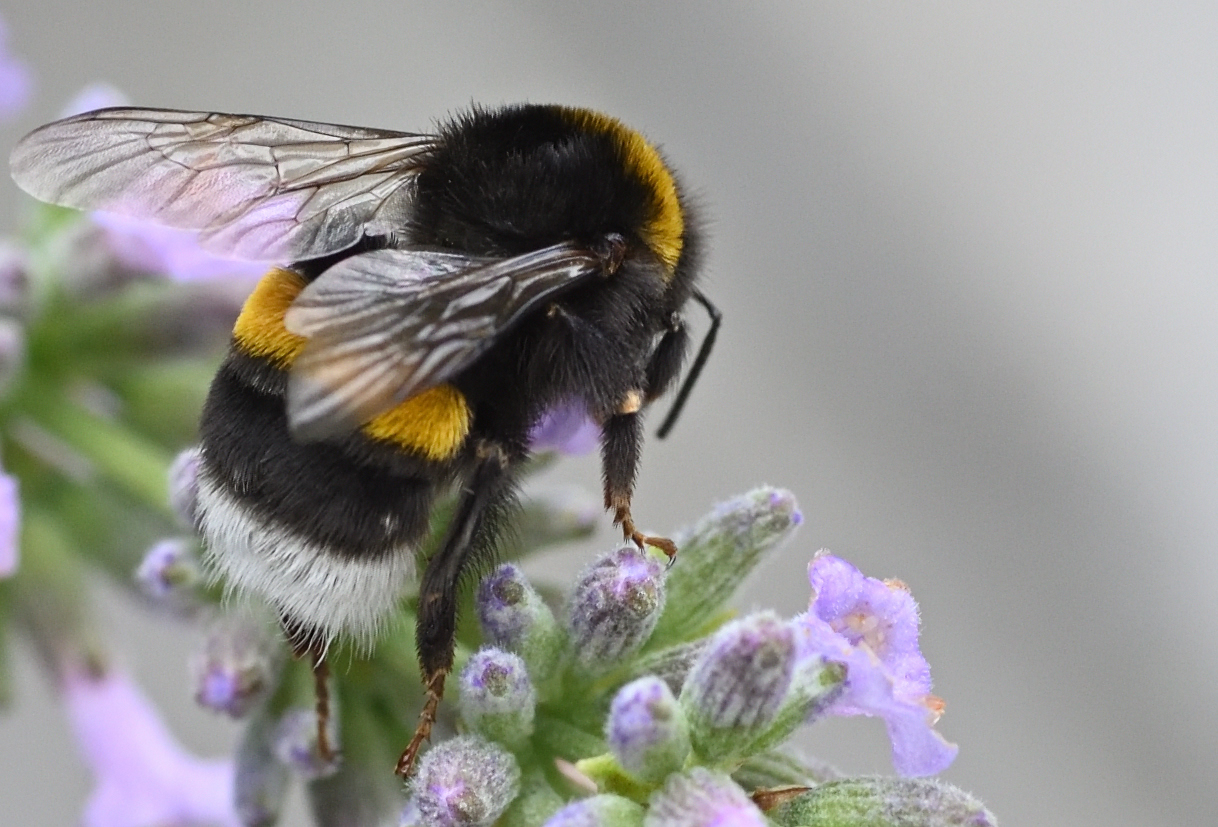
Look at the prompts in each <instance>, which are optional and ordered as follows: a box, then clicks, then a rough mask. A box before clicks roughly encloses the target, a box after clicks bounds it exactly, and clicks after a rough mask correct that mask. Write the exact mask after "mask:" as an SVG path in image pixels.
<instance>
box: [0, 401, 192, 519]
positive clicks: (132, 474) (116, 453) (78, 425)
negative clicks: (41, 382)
mask: <svg viewBox="0 0 1218 827" xmlns="http://www.w3.org/2000/svg"><path fill="white" fill-rule="evenodd" d="M23 397H24V398H23V401H24V402H25V403H26V405H27V408H26V410H28V411H30V412H31V414H32V415H33V416H34V418H35V420H36V421H37V422H38V424H39V425H41V426H42V427H44V428H46V429H47V431H49V432H50V433H51V434H53V435H54V436H56V437H58V438H60V439H62V440H63V441H64V442H65V443H66V444H67V445H69V446H70V447H71V448H72V449H73V450H75V451H76V452H77V453H79V454H80V455H81V456H82V457H84V458H85V459H86V460H88V461H89V463H90V464H92V465H93V467H94V468H95V469H96V470H97V472H98V473H99V474H100V475H101V476H102V477H103V478H105V479H106V480H107V481H109V482H111V483H113V484H114V485H115V486H117V487H118V488H119V489H121V490H123V491H125V492H126V493H128V494H130V495H131V496H133V497H134V498H135V499H137V500H138V501H140V502H142V503H144V504H146V505H149V506H151V507H153V508H155V509H156V510H158V511H159V512H161V513H163V514H165V515H166V516H168V517H173V511H172V509H170V507H169V492H168V486H167V485H166V482H165V480H166V477H167V476H168V473H169V464H170V463H171V462H172V461H173V456H172V455H171V454H170V453H169V452H168V451H166V450H165V449H163V448H161V447H160V446H158V445H155V444H153V443H151V442H149V441H148V440H147V439H145V438H144V437H142V436H140V435H138V434H136V433H133V432H132V431H130V430H128V429H127V428H125V427H123V426H122V425H120V424H118V423H116V422H112V421H110V420H109V419H106V418H104V417H101V416H98V415H97V414H94V413H92V412H91V411H88V410H85V409H84V408H82V407H81V406H80V405H78V404H76V403H75V402H73V401H71V400H69V399H68V398H66V397H65V396H64V395H63V394H62V393H59V392H56V391H53V390H51V389H49V388H36V387H34V386H32V385H31V386H28V387H27V388H26V389H25V393H24V394H23Z"/></svg>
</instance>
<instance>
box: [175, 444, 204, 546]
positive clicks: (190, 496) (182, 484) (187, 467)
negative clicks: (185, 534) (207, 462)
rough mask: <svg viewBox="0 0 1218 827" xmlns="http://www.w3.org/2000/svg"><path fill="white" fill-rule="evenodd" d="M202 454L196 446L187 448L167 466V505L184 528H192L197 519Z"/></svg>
mask: <svg viewBox="0 0 1218 827" xmlns="http://www.w3.org/2000/svg"><path fill="white" fill-rule="evenodd" d="M202 453H203V452H202V450H201V449H200V448H199V446H198V445H195V446H194V447H192V448H187V449H186V450H185V451H182V452H181V453H180V454H178V455H177V456H176V457H174V459H173V464H172V465H170V466H169V505H170V507H171V508H173V513H174V515H175V516H177V518H178V521H179V522H181V523H182V525H183V527H185V528H194V527H195V521H196V520H197V518H198V508H199V506H198V500H199V463H200V462H201V460H202Z"/></svg>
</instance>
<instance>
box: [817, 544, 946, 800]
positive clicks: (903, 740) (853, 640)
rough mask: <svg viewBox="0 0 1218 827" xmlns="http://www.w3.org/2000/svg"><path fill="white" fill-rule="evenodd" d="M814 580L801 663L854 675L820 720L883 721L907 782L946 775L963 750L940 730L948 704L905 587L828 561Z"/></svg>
mask: <svg viewBox="0 0 1218 827" xmlns="http://www.w3.org/2000/svg"><path fill="white" fill-rule="evenodd" d="M809 580H810V581H811V584H812V592H813V593H812V601H811V604H810V607H809V609H808V611H807V613H805V614H803V615H800V616H799V617H797V618H795V620H794V628H795V630H796V646H797V650H798V657H799V658H800V659H803V658H824V659H826V660H828V661H831V662H834V663H840V664H843V665H844V666H845V667H846V686H845V691H844V692H843V693H842V694H841V695H840V696H839V697H838V698H837V699H836V700H834V701H833V702H832V703H830V704H829V705H828V706H827V707H823V708H820V709H818V710H816V713H815V714H829V715H868V716H876V717H879V718H883V719H884V723H885V725H886V726H887V728H888V737H889V740H890V741H891V742H892V761H893V766H894V767H895V768H896V770H897V772H898V773H900V774H901V775H904V776H919V775H933V774H935V773H937V772H941V771H942V770H944V769H946V768H947V766H948V765H950V764H951V763H952V761H953V760H954V759H955V757H956V753H957V751H958V748H957V747H956V745H954V744H949V743H948V742H947V741H945V740H944V739H943V737H942V736H941V735H939V733H938V732H936V731H935V730H934V728H933V727H934V724H935V722H936V721H937V720H938V718H939V715H940V714H941V713H942V711H943V702H942V701H941V700H939V699H938V698H936V697H935V696H934V695H931V694H930V688H931V683H930V665H929V664H928V663H927V662H926V659H925V658H924V657H922V653H921V651H920V650H919V649H918V607H917V604H916V603H914V600H913V597H912V596H910V594H909V592H908V591H907V590H906V589H905V586H904V584H901V583H897V582H895V581H894V582H885V581H881V580H876V579H875V578H872V577H866V576H864V575H863V574H862V573H861V572H860V571H859V570H858V569H856V568H855V567H854V566H852V565H850V564H849V563H847V562H846V561H844V560H841V559H840V558H837V557H833V556H832V555H828V554H820V555H818V556H817V557H816V559H815V560H813V561H812V565H811V566H810V567H809Z"/></svg>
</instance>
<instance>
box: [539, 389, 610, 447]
mask: <svg viewBox="0 0 1218 827" xmlns="http://www.w3.org/2000/svg"><path fill="white" fill-rule="evenodd" d="M600 438H601V426H600V425H597V424H596V423H595V422H593V421H592V419H591V418H589V416H588V410H587V408H585V407H584V405H583V404H582V403H579V402H566V403H564V404H562V405H557V406H555V407H553V408H551V409H550V410H548V411H546V412H545V413H544V414H543V415H542V417H541V419H539V420H538V421H537V424H536V425H534V426H533V430H532V431H531V432H530V433H529V439H530V441H531V447H532V449H533V450H534V451H559V452H561V453H564V454H573V455H580V454H586V453H588V452H589V451H592V450H593V449H595V448H596V446H597V445H598V444H599V443H600Z"/></svg>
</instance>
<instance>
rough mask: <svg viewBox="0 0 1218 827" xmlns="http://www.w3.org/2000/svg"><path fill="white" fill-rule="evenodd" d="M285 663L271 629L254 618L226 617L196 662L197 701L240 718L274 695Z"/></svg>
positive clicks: (214, 626)
mask: <svg viewBox="0 0 1218 827" xmlns="http://www.w3.org/2000/svg"><path fill="white" fill-rule="evenodd" d="M282 662H283V659H282V649H281V646H280V643H279V641H278V639H277V638H276V637H274V636H273V635H271V634H270V633H269V632H268V628H267V627H265V626H263V625H262V624H261V623H259V622H257V621H256V620H254V619H253V618H249V617H237V616H224V617H222V618H220V619H219V620H217V621H216V622H215V623H213V624H212V626H211V628H209V629H208V631H207V636H206V638H205V640H204V646H203V651H202V652H200V653H199V654H198V655H196V656H195V657H194V658H193V662H192V664H191V666H192V671H193V673H194V679H195V700H196V701H198V703H199V705H200V706H202V707H204V708H206V709H210V710H213V711H215V712H223V713H225V714H227V715H230V716H231V717H233V718H240V717H242V716H244V715H245V714H246V713H247V712H249V711H250V709H252V708H253V706H254V705H255V704H257V703H258V702H259V701H261V700H262V699H263V698H264V697H266V695H267V693H268V692H270V690H271V687H273V686H274V684H275V679H276V677H277V676H278V674H279V669H280V667H281V666H282Z"/></svg>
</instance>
